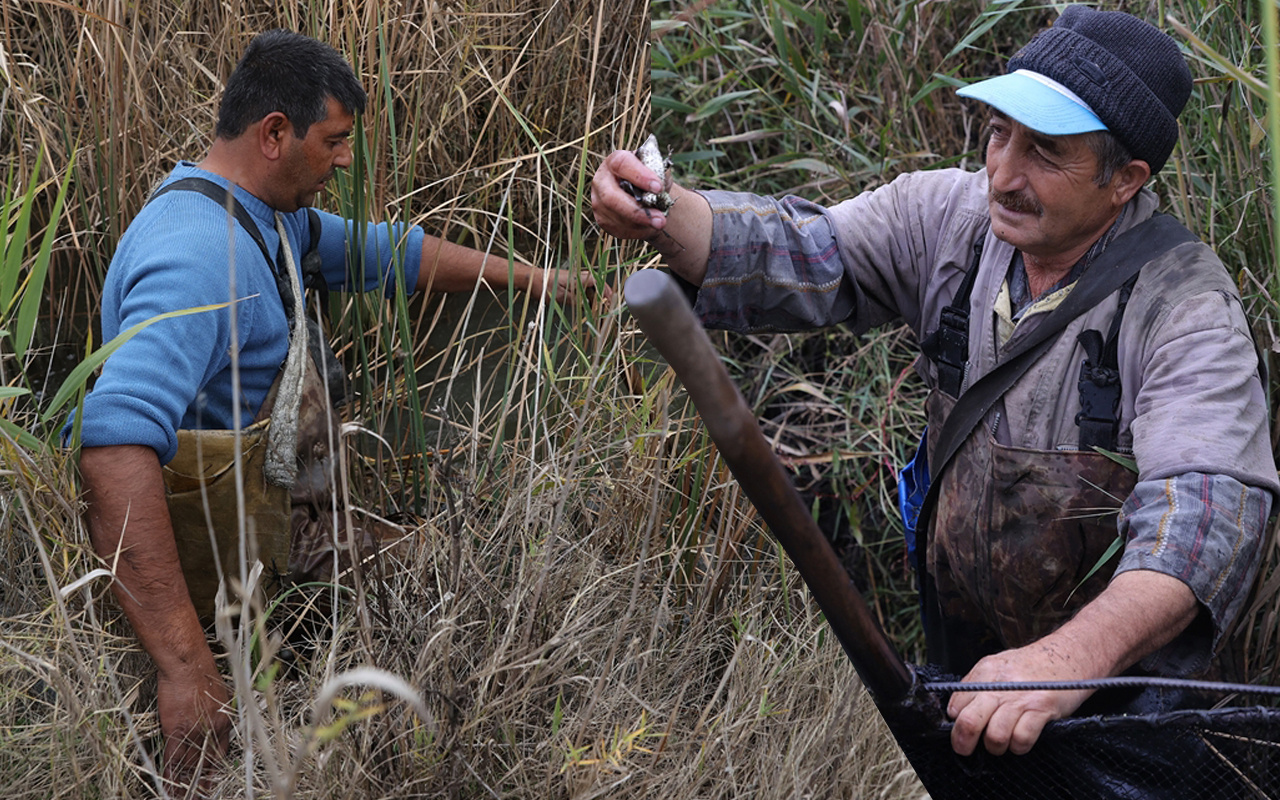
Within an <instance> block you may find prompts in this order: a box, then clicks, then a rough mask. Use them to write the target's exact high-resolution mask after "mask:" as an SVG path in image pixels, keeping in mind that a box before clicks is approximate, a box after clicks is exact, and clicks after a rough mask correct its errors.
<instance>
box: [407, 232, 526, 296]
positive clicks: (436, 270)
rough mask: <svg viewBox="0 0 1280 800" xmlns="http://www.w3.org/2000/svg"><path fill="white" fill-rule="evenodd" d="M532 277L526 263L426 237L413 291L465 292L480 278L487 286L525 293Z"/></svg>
mask: <svg viewBox="0 0 1280 800" xmlns="http://www.w3.org/2000/svg"><path fill="white" fill-rule="evenodd" d="M534 274H535V271H534V269H533V268H532V267H530V266H529V265H528V264H523V263H521V262H519V261H515V262H511V261H508V259H507V258H505V257H503V256H500V255H497V254H485V253H483V252H481V251H479V250H475V249H473V248H470V247H463V246H462V245H458V244H454V243H453V242H447V241H445V240H443V239H440V238H438V237H436V236H431V235H427V236H425V237H423V241H422V261H421V264H420V266H419V267H418V283H417V286H416V287H415V288H416V289H417V291H419V292H425V291H433V292H466V291H470V290H471V289H472V288H474V287H475V285H476V279H477V278H481V277H482V278H484V281H485V283H488V284H489V285H490V286H508V285H509V286H510V287H511V288H513V289H519V290H521V291H524V290H527V289H528V288H529V280H530V279H531V277H532V276H533V275H534Z"/></svg>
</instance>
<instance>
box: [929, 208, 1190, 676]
mask: <svg viewBox="0 0 1280 800" xmlns="http://www.w3.org/2000/svg"><path fill="white" fill-rule="evenodd" d="M1193 240H1194V237H1193V236H1192V234H1191V233H1190V232H1188V231H1187V230H1186V229H1185V228H1183V227H1182V226H1181V225H1179V224H1178V223H1176V222H1174V221H1173V220H1172V219H1171V218H1169V217H1166V216H1164V215H1157V216H1156V217H1153V218H1152V219H1151V220H1148V221H1147V222H1145V223H1143V224H1141V225H1139V226H1137V227H1135V228H1134V229H1132V230H1131V231H1129V232H1127V233H1125V234H1124V235H1122V236H1120V237H1118V238H1117V239H1116V240H1115V241H1114V242H1113V243H1112V244H1111V245H1110V246H1109V247H1108V248H1107V249H1106V250H1105V251H1104V252H1103V253H1102V254H1101V255H1100V256H1099V257H1098V258H1097V259H1096V260H1095V261H1094V263H1093V264H1091V265H1090V267H1089V269H1087V270H1086V271H1085V274H1084V275H1083V276H1082V277H1081V278H1080V279H1079V281H1077V284H1076V286H1075V287H1074V288H1073V289H1072V291H1071V293H1070V294H1069V295H1068V296H1067V298H1066V299H1065V300H1064V301H1063V302H1062V303H1061V304H1060V305H1059V306H1058V307H1057V308H1055V309H1053V310H1052V311H1050V312H1048V313H1047V314H1046V317H1045V319H1044V320H1042V321H1041V323H1040V325H1039V326H1038V327H1037V329H1036V330H1035V331H1034V332H1033V335H1032V336H1029V337H1026V338H1024V339H1022V340H1020V341H1019V342H1018V344H1017V345H1016V346H1015V347H1014V348H1011V349H1010V350H1009V351H1008V352H1004V353H1001V356H1000V362H999V363H998V364H997V366H996V367H995V368H994V369H993V370H992V371H991V372H989V373H988V374H986V375H984V376H982V377H981V378H979V379H978V380H976V381H975V382H974V383H973V384H972V385H971V386H970V387H969V388H968V389H967V390H965V391H964V392H960V388H961V386H962V385H963V378H964V369H965V364H966V362H967V361H968V352H969V324H968V322H969V321H968V314H969V297H968V293H969V290H971V289H972V286H973V278H974V273H976V270H977V261H978V256H979V255H980V253H977V252H976V253H975V259H974V262H975V263H974V266H973V267H972V268H971V269H970V273H969V275H968V276H966V279H965V281H964V284H963V285H962V287H961V291H960V294H959V295H958V296H957V297H956V298H955V299H954V300H953V301H952V304H951V305H950V306H948V307H947V308H946V309H945V310H944V311H943V312H942V319H941V324H940V326H939V330H938V331H937V332H935V333H934V334H933V335H932V336H930V337H929V339H927V340H926V341H925V343H924V344H923V346H922V350H924V352H925V355H926V356H927V357H929V358H931V359H932V360H933V361H934V363H935V364H936V365H937V366H938V373H939V382H938V385H937V386H936V387H935V388H934V389H933V390H932V391H931V392H930V394H929V398H928V400H927V401H926V416H927V419H928V428H927V434H926V437H925V441H924V442H923V444H924V453H925V456H926V459H927V470H928V472H927V474H928V476H929V482H928V485H927V488H926V489H925V490H924V491H923V492H920V490H919V487H916V489H917V494H918V495H919V494H923V495H924V499H923V501H922V502H921V507H920V509H919V530H920V531H923V532H924V533H925V535H924V536H923V537H918V538H917V553H916V563H918V564H919V565H920V566H921V567H922V568H923V569H922V571H921V574H920V576H919V577H920V590H921V605H922V608H923V612H924V628H925V640H926V646H927V649H928V656H929V661H930V662H931V663H934V664H939V665H941V666H943V667H944V668H945V669H946V670H948V671H950V672H954V673H956V674H959V675H963V674H965V673H966V672H968V671H969V669H970V668H971V667H972V666H973V665H974V663H976V662H977V661H978V660H979V659H981V658H982V657H983V656H986V655H989V654H991V653H995V652H999V651H1002V650H1006V649H1009V648H1013V647H1021V646H1023V645H1026V644H1029V643H1030V642H1033V641H1035V640H1037V639H1039V638H1041V637H1043V636H1044V635H1046V634H1048V633H1050V632H1052V631H1053V630H1055V629H1057V628H1058V627H1059V626H1061V625H1062V624H1063V623H1064V622H1066V621H1067V620H1068V619H1070V618H1071V616H1072V615H1073V614H1074V613H1075V612H1076V611H1077V610H1079V608H1080V607H1081V606H1083V605H1084V604H1085V603H1087V602H1088V601H1090V600H1092V599H1093V598H1094V597H1096V596H1097V595H1098V594H1099V593H1100V592H1101V591H1102V589H1103V588H1105V586H1106V585H1107V582H1108V581H1109V580H1110V577H1111V574H1112V572H1113V571H1114V568H1115V566H1114V563H1111V564H1106V565H1104V566H1103V567H1102V568H1100V569H1096V570H1094V568H1095V566H1096V565H1098V564H1099V563H1101V562H1102V560H1103V558H1104V556H1105V555H1106V554H1107V550H1108V548H1110V547H1111V545H1112V544H1113V543H1114V542H1115V540H1116V536H1117V528H1116V520H1115V517H1116V511H1117V510H1118V508H1119V505H1120V503H1122V502H1123V501H1124V498H1125V497H1127V496H1128V495H1129V494H1130V493H1131V492H1132V490H1133V487H1134V484H1135V482H1136V477H1137V476H1136V475H1134V474H1133V473H1132V472H1131V471H1129V470H1128V469H1126V468H1125V467H1123V466H1121V465H1120V464H1117V463H1116V462H1115V461H1113V460H1112V459H1110V458H1108V457H1107V456H1105V455H1102V454H1100V453H1098V452H1096V451H1095V450H1094V449H1093V448H1094V447H1100V448H1103V449H1108V450H1114V449H1115V446H1116V439H1117V437H1118V435H1119V413H1120V391H1121V387H1120V384H1119V370H1118V368H1117V348H1116V342H1117V340H1118V339H1119V332H1120V324H1121V320H1122V318H1123V314H1124V308H1125V305H1126V303H1127V301H1128V297H1129V294H1130V292H1131V290H1132V288H1133V284H1134V282H1135V281H1136V280H1137V275H1138V271H1139V270H1140V269H1141V267H1142V265H1143V264H1146V263H1148V262H1150V261H1152V260H1154V259H1155V258H1157V257H1159V256H1160V255H1161V254H1163V253H1164V252H1167V251H1168V250H1170V249H1172V248H1173V247H1175V246H1177V245H1179V244H1182V243H1184V242H1187V241H1193ZM1117 291H1119V293H1120V303H1119V307H1118V309H1117V311H1116V314H1115V316H1114V318H1113V319H1112V323H1111V326H1110V330H1109V331H1108V335H1107V337H1106V338H1105V339H1104V338H1103V336H1102V334H1101V332H1098V331H1086V332H1084V333H1083V334H1081V336H1080V338H1079V340H1078V341H1079V342H1080V344H1081V347H1082V348H1083V349H1084V350H1085V353H1086V358H1085V361H1084V363H1083V364H1082V365H1081V370H1080V381H1079V383H1078V390H1079V391H1080V397H1081V408H1082V410H1081V413H1080V415H1079V416H1077V418H1076V423H1077V425H1079V427H1080V442H1079V448H1078V449H1076V450H1052V451H1042V450H1032V449H1027V448H1019V447H1010V446H1006V445H1003V444H1000V443H999V442H998V441H997V440H996V438H995V430H988V428H987V426H986V425H983V424H982V423H983V420H984V419H986V418H987V414H988V412H989V411H990V410H991V409H992V408H993V407H994V406H995V405H996V404H997V403H998V402H999V400H1000V399H1001V398H1002V397H1003V395H1004V393H1005V392H1006V391H1007V390H1008V389H1009V388H1010V387H1012V386H1013V384H1014V383H1016V382H1017V380H1018V379H1019V378H1020V377H1022V376H1023V375H1024V374H1026V372H1027V371H1028V370H1029V369H1030V368H1031V366H1032V365H1033V364H1035V362H1036V361H1037V360H1038V359H1039V358H1040V357H1041V356H1043V355H1044V353H1045V352H1047V351H1048V350H1049V348H1050V347H1051V346H1052V345H1053V344H1054V342H1055V341H1056V340H1057V338H1058V336H1059V335H1060V334H1061V331H1062V330H1063V328H1065V327H1066V325H1067V324H1069V323H1070V322H1071V321H1072V320H1073V319H1075V318H1076V317H1078V316H1079V315H1080V314H1081V313H1083V312H1085V311H1087V310H1089V309H1091V308H1093V307H1094V306H1096V305H1097V304H1098V303H1099V302H1101V301H1102V300H1104V299H1105V298H1107V297H1108V296H1110V295H1111V294H1113V293H1115V292H1117ZM996 424H999V422H998V419H997V422H996ZM916 474H917V476H919V470H917V472H916ZM1091 571H1093V574H1092V575H1090V572H1091Z"/></svg>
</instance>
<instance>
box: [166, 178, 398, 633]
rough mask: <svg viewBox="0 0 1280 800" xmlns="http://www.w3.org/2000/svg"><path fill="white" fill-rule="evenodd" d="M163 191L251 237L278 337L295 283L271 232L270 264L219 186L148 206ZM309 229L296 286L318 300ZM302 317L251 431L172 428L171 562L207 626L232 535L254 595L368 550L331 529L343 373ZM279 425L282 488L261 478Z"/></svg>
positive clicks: (352, 535)
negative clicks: (257, 564)
mask: <svg viewBox="0 0 1280 800" xmlns="http://www.w3.org/2000/svg"><path fill="white" fill-rule="evenodd" d="M169 191H194V192H197V193H200V194H203V195H205V196H206V197H209V198H210V199H211V200H213V201H215V202H217V203H218V204H219V205H220V206H221V207H223V208H226V207H227V206H228V204H230V205H231V206H232V208H231V210H232V212H233V214H234V216H235V218H236V220H237V222H238V223H239V225H240V227H241V228H243V229H244V230H245V231H246V232H247V233H248V234H249V235H250V236H251V237H253V239H254V242H255V243H256V244H257V245H258V248H259V250H261V251H262V255H263V258H264V259H265V260H266V262H267V265H268V266H269V267H270V268H271V270H272V273H273V274H274V276H275V279H276V286H277V288H278V289H279V292H280V297H281V301H282V303H283V304H284V309H285V315H286V317H287V318H288V321H289V326H290V329H291V330H294V329H296V326H297V325H298V319H297V318H298V316H299V311H300V310H301V309H302V304H301V297H300V294H299V292H300V289H301V287H297V288H295V287H296V285H297V283H298V282H297V279H296V277H294V278H292V279H291V277H290V271H292V269H293V265H292V256H291V255H290V254H288V251H287V248H288V243H287V241H286V240H285V238H284V235H283V232H282V233H281V256H283V257H277V258H274V259H273V258H272V257H271V256H270V254H269V252H268V250H267V246H266V243H265V241H264V240H263V238H262V234H261V233H260V232H259V230H258V227H257V224H256V223H255V222H254V221H253V219H252V217H250V216H249V213H248V211H247V210H246V209H245V208H244V207H243V206H242V205H241V204H240V203H239V202H238V201H237V200H235V198H234V196H231V197H230V199H228V192H227V190H225V189H224V188H223V187H221V186H219V185H218V184H216V183H213V182H212V181H209V180H206V179H203V178H184V179H181V180H178V181H175V182H173V183H170V184H168V185H166V186H164V187H162V188H161V189H160V190H159V191H157V192H156V193H155V194H154V195H152V197H151V199H153V200H154V199H155V198H156V197H158V196H160V195H161V194H163V193H165V192H169ZM309 222H310V229H311V241H310V245H309V247H308V251H307V253H306V254H305V255H304V256H303V267H302V272H303V275H304V282H305V285H306V286H307V287H308V288H317V289H319V290H320V292H321V293H324V292H325V291H326V288H327V287H325V286H324V279H323V276H321V274H320V263H319V252H318V251H317V245H318V244H319V239H320V222H319V217H318V215H316V214H315V212H314V211H309ZM302 316H303V319H304V320H305V322H304V327H305V328H306V329H307V334H308V335H307V336H306V337H305V342H304V343H303V344H301V347H302V348H303V349H302V351H301V352H299V353H298V354H297V355H296V356H294V355H292V354H291V358H296V359H298V360H300V361H301V370H300V372H299V374H298V375H295V376H293V379H292V381H289V380H287V378H288V376H287V375H286V372H287V366H282V368H281V371H280V373H279V374H278V375H277V376H276V378H275V380H274V382H273V383H272V385H271V388H270V390H269V391H268V392H267V398H266V400H265V401H264V402H263V404H262V408H261V409H260V410H259V411H258V414H257V416H256V417H255V418H254V421H253V424H251V425H249V426H248V427H246V428H244V429H243V430H241V431H240V432H239V436H237V435H236V432H234V431H228V430H185V429H184V430H179V431H178V432H177V438H178V450H177V454H176V455H175V456H174V458H173V460H172V461H170V462H169V464H167V465H166V466H165V467H164V470H163V473H164V480H165V494H166V500H167V503H168V506H169V516H170V519H171V521H172V523H173V531H174V538H175V540H176V542H177V545H178V556H179V559H180V560H181V562H182V571H183V575H184V577H185V578H186V581H187V589H188V592H189V593H190V595H191V599H192V602H193V603H194V604H195V607H196V612H197V613H198V614H199V615H200V617H201V618H202V619H206V620H207V619H210V618H212V616H213V613H214V610H215V609H214V597H215V595H216V593H217V590H218V570H217V569H215V566H214V557H215V548H216V555H217V558H218V560H219V563H220V564H221V568H222V572H223V573H225V574H226V575H237V574H238V569H237V568H236V565H238V564H239V563H240V561H239V559H240V547H241V544H242V541H241V532H242V531H243V533H244V534H247V540H246V541H244V542H243V544H244V546H245V549H246V555H247V557H248V559H249V563H252V561H253V559H254V558H256V559H257V560H259V561H261V562H262V563H263V565H264V567H265V575H266V581H265V584H266V587H265V588H267V589H268V590H269V591H270V590H274V589H275V588H276V587H278V586H279V585H280V583H281V581H282V579H287V580H288V581H289V582H300V581H305V580H324V579H327V578H328V577H329V576H330V574H331V571H332V568H333V565H334V555H335V552H336V553H337V555H338V556H339V559H340V562H341V563H345V564H349V562H350V559H349V557H347V556H348V555H349V553H350V552H351V551H352V550H353V549H354V550H355V551H356V552H357V553H358V554H359V555H361V556H363V555H367V554H369V553H370V552H372V551H373V549H374V547H373V545H374V542H373V540H372V537H371V536H370V535H369V534H368V533H367V532H366V531H365V530H363V529H361V528H358V527H357V528H355V529H354V530H350V531H348V530H347V526H346V525H345V524H344V522H343V521H344V519H345V517H346V515H345V514H343V513H340V511H341V510H340V509H339V508H338V506H336V505H335V502H334V492H333V480H332V476H333V474H334V469H335V464H334V460H333V453H334V451H335V449H336V448H337V446H338V442H339V435H340V420H339V417H338V414H337V411H336V408H335V407H336V406H337V405H339V404H340V403H341V401H342V400H343V399H344V398H345V394H346V384H345V379H346V376H345V374H344V373H343V372H342V367H341V365H340V364H338V362H337V357H336V356H335V355H334V354H333V351H332V350H331V349H329V346H328V344H327V342H326V341H325V339H324V336H323V332H322V331H321V329H320V325H319V323H318V322H317V321H316V320H315V319H312V318H309V317H306V316H305V314H303V315H302ZM303 338H304V337H296V338H294V339H292V340H291V344H290V349H291V350H293V349H295V348H297V347H299V342H300V341H302V340H303ZM287 364H288V360H286V365H287ZM318 365H323V368H321V366H318ZM288 382H292V383H294V384H296V385H295V386H294V388H293V389H292V391H293V392H294V393H295V395H296V399H292V402H290V403H284V404H282V403H279V402H278V401H279V400H280V395H281V389H282V385H283V384H286V383H288ZM286 391H289V390H286ZM295 403H296V411H294V410H293V406H294V404H295ZM281 406H287V407H281ZM285 425H287V426H288V427H289V428H290V429H291V432H292V431H294V430H296V435H295V438H294V441H292V442H291V443H288V449H289V450H290V451H292V454H291V455H290V454H286V455H285V467H284V470H283V472H284V479H283V480H281V479H275V480H273V479H272V478H269V477H268V474H270V473H271V472H272V470H271V469H270V468H269V467H268V460H269V459H268V455H267V453H268V449H269V447H270V445H271V443H272V440H271V435H272V427H273V426H276V427H277V428H278V429H279V428H281V427H282V426H285ZM278 432H279V431H277V433H278ZM237 450H238V451H239V453H240V459H241V474H242V475H243V481H242V486H243V489H242V492H243V498H244V505H243V508H244V514H243V523H244V527H243V528H241V515H240V513H239V509H240V505H239V501H238V494H239V492H238V491H237V481H236V474H235V469H234V464H235V458H236V453H237ZM211 532H212V536H211ZM211 540H212V541H211ZM214 542H216V545H215V544H214ZM255 551H256V552H255Z"/></svg>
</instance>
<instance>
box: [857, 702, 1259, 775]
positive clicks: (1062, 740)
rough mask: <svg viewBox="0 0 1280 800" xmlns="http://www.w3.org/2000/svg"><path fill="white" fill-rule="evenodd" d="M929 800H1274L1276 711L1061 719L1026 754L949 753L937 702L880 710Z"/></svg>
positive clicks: (947, 734)
mask: <svg viewBox="0 0 1280 800" xmlns="http://www.w3.org/2000/svg"><path fill="white" fill-rule="evenodd" d="M881 713H883V714H884V716H885V719H886V721H887V722H888V723H889V726H890V728H891V729H892V730H893V732H894V735H895V736H896V737H897V739H898V743H899V744H900V745H901V746H902V749H903V751H904V752H905V753H906V756H907V758H908V759H909V760H910V761H911V765H912V767H914V768H915V771H916V773H917V774H918V775H919V776H920V780H921V782H922V783H923V784H924V786H925V788H926V789H927V790H928V791H929V794H930V795H931V797H932V798H933V800H962V799H963V798H983V799H984V800H986V799H987V798H1005V797H1011V798H1027V799H1028V800H1037V799H1038V798H1073V799H1074V798H1135V799H1136V798H1142V800H1153V799H1156V800H1160V799H1163V798H1169V800H1173V799H1174V798H1178V800H1184V799H1185V798H1215V800H1219V799H1220V800H1232V799H1233V798H1250V799H1251V800H1252V799H1255V798H1280V709H1275V708H1269V707H1263V706H1251V707H1233V708H1219V709H1214V710H1186V711H1169V712H1164V713H1159V714H1144V715H1136V716H1125V715H1116V716H1092V717H1079V718H1071V719H1065V720H1058V721H1056V722H1052V723H1050V724H1049V725H1048V726H1047V727H1046V728H1045V730H1044V733H1043V734H1042V735H1041V737H1040V739H1039V740H1038V741H1037V742H1036V745H1035V746H1034V747H1033V748H1032V749H1031V752H1029V753H1027V754H1026V755H1021V756H1015V755H1008V754H1007V755H1003V756H992V755H990V754H988V753H986V752H985V751H983V750H982V749H981V748H979V750H978V752H976V753H975V754H974V755H972V756H968V757H964V756H959V755H956V753H955V752H954V751H953V750H952V749H951V739H950V724H949V723H946V722H944V720H943V715H942V713H941V710H940V707H939V698H938V697H936V696H928V695H924V694H921V695H918V696H917V697H916V698H915V699H914V700H912V701H911V702H909V703H906V704H903V705H901V706H897V707H889V708H886V707H884V706H882V707H881Z"/></svg>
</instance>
